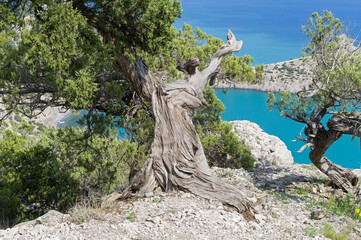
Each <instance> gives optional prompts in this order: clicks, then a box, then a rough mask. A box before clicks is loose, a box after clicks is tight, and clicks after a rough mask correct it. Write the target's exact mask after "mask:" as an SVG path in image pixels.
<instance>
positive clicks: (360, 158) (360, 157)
mask: <svg viewBox="0 0 361 240" xmlns="http://www.w3.org/2000/svg"><path fill="white" fill-rule="evenodd" d="M215 92H216V95H217V97H218V98H219V99H220V100H221V101H222V102H223V104H224V105H225V107H226V110H225V112H224V113H223V114H222V119H223V120H226V121H233V120H249V121H251V122H255V123H257V124H258V125H259V126H260V127H261V128H262V129H263V130H264V131H265V132H266V133H268V134H272V135H275V136H277V137H279V138H280V139H281V140H282V141H283V142H284V143H285V144H286V145H287V147H288V149H289V150H290V151H291V152H292V156H293V158H294V161H295V162H296V163H311V162H310V160H309V158H308V154H309V149H306V150H304V151H303V152H302V153H298V152H297V151H298V150H299V149H300V148H301V147H302V146H303V145H304V143H303V142H301V141H296V142H293V141H292V140H294V139H296V138H297V137H299V136H300V133H302V132H303V128H304V126H305V125H304V124H301V123H297V122H295V121H293V120H290V119H287V118H286V117H283V116H281V115H280V112H279V111H276V110H274V111H269V110H268V105H267V103H266V100H267V98H268V94H267V93H265V92H258V91H252V90H241V89H227V90H226V91H224V89H216V90H215ZM351 139H352V136H348V135H344V136H342V138H341V139H340V140H338V141H336V142H335V143H334V144H333V145H332V146H331V147H330V149H329V150H328V151H327V152H326V154H325V155H326V157H328V158H329V159H330V160H332V161H333V162H334V163H336V164H339V165H341V166H343V167H347V168H360V166H361V150H360V138H355V139H354V140H353V141H352V142H351Z"/></svg>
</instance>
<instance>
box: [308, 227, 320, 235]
mask: <svg viewBox="0 0 361 240" xmlns="http://www.w3.org/2000/svg"><path fill="white" fill-rule="evenodd" d="M305 233H306V234H307V235H308V236H310V237H316V236H317V234H318V231H317V229H316V228H314V227H308V228H306V229H305Z"/></svg>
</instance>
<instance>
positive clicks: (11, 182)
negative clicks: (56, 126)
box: [0, 129, 79, 227]
mask: <svg viewBox="0 0 361 240" xmlns="http://www.w3.org/2000/svg"><path fill="white" fill-rule="evenodd" d="M1 133H2V134H1V135H2V136H1V140H0V172H1V175H0V221H1V222H2V223H3V225H7V226H12V225H13V224H16V223H18V222H20V221H24V220H30V219H34V218H36V217H38V216H40V215H42V214H44V213H45V212H46V211H48V210H49V209H57V210H59V211H66V210H67V209H69V208H70V206H71V205H72V204H73V203H74V201H75V200H76V197H77V196H78V194H79V187H78V186H79V183H78V182H77V181H76V180H75V179H74V177H73V176H72V175H71V172H70V171H69V169H66V168H65V165H64V164H63V163H62V162H61V161H60V159H59V158H58V157H57V156H56V154H55V153H54V152H53V151H52V150H51V149H50V148H48V147H44V146H42V145H40V144H35V145H33V144H34V143H33V140H34V139H33V138H31V137H29V136H26V135H19V134H17V133H16V132H13V131H11V130H9V129H5V130H4V129H2V132H1ZM4 223H5V224H4ZM4 227H6V226H4Z"/></svg>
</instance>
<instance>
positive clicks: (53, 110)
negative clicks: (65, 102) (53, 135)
mask: <svg viewBox="0 0 361 240" xmlns="http://www.w3.org/2000/svg"><path fill="white" fill-rule="evenodd" d="M71 114H72V111H71V110H69V109H68V110H65V112H64V109H62V108H61V107H48V108H47V109H45V110H44V112H43V113H42V114H41V115H40V116H39V119H38V120H37V121H39V122H40V123H42V124H44V125H45V126H52V127H54V128H58V127H59V124H60V123H61V121H64V120H65V119H66V118H68V117H69V116H70V115H71Z"/></svg>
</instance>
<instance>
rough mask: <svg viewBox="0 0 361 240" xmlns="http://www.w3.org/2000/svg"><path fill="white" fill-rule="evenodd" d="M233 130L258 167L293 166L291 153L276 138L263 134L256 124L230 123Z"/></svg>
mask: <svg viewBox="0 0 361 240" xmlns="http://www.w3.org/2000/svg"><path fill="white" fill-rule="evenodd" d="M231 123H232V125H233V130H234V132H235V133H236V135H237V136H238V137H239V139H240V140H241V142H243V143H244V144H245V145H246V146H247V147H249V148H250V150H251V153H252V155H253V156H254V158H255V159H256V163H255V164H256V165H259V166H271V165H273V166H283V165H289V164H293V157H292V154H291V151H290V150H288V149H287V146H286V144H285V143H284V142H282V141H281V139H279V138H278V137H276V136H273V135H269V134H267V133H265V132H264V131H263V130H262V129H261V128H260V127H259V126H258V125H257V124H256V123H252V122H250V121H246V120H245V121H232V122H231Z"/></svg>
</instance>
